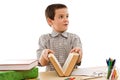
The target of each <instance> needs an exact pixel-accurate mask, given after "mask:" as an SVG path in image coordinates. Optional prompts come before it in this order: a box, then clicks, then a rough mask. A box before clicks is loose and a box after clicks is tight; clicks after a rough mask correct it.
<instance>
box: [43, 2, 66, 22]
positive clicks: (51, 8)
mask: <svg viewBox="0 0 120 80" xmlns="http://www.w3.org/2000/svg"><path fill="white" fill-rule="evenodd" d="M61 8H67V6H66V5H64V4H51V5H49V6H48V7H47V8H46V10H45V16H46V18H50V19H52V20H54V17H55V10H57V9H61Z"/></svg>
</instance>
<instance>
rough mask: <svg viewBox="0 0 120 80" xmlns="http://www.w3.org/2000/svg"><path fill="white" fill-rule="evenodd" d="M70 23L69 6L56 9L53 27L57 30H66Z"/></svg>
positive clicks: (52, 22)
mask: <svg viewBox="0 0 120 80" xmlns="http://www.w3.org/2000/svg"><path fill="white" fill-rule="evenodd" d="M68 24H69V20H68V11H67V8H61V9H56V10H55V17H54V20H51V27H52V28H53V30H55V31H57V32H60V33H61V32H64V31H66V30H67V28H68Z"/></svg>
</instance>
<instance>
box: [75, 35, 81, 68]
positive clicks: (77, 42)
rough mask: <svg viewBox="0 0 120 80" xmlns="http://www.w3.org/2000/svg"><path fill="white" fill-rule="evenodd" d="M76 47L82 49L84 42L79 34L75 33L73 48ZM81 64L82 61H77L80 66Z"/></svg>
mask: <svg viewBox="0 0 120 80" xmlns="http://www.w3.org/2000/svg"><path fill="white" fill-rule="evenodd" d="M75 47H79V48H81V50H82V43H81V40H80V37H79V36H78V35H74V38H73V48H75ZM80 65H81V62H80V63H77V66H80Z"/></svg>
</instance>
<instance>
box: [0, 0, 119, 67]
mask: <svg viewBox="0 0 120 80" xmlns="http://www.w3.org/2000/svg"><path fill="white" fill-rule="evenodd" d="M51 3H64V4H66V5H67V6H68V10H69V20H70V24H69V29H68V32H72V33H76V34H77V35H79V36H80V38H81V41H82V47H83V59H82V65H81V66H80V67H91V66H106V59H108V58H109V57H111V58H113V59H116V66H117V67H120V64H119V63H120V59H119V54H120V49H119V48H120V29H119V27H120V1H119V0H0V60H2V59H13V58H14V59H17V58H18V59H24V58H28V59H29V58H36V50H37V49H38V39H39V36H40V35H41V34H44V33H49V32H51V28H50V27H49V26H48V24H47V23H46V19H45V16H44V10H45V8H46V7H47V6H48V5H49V4H51Z"/></svg>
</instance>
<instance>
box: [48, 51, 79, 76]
mask: <svg viewBox="0 0 120 80" xmlns="http://www.w3.org/2000/svg"><path fill="white" fill-rule="evenodd" d="M48 58H49V60H50V62H51V63H52V65H53V66H54V68H55V70H56V71H57V73H58V75H59V76H69V75H70V74H71V72H72V70H73V69H74V66H75V64H76V62H77V60H78V58H79V54H78V53H70V54H69V55H68V58H67V59H66V61H65V63H64V65H63V67H61V65H60V64H59V62H58V60H57V58H56V57H55V56H54V54H49V55H48Z"/></svg>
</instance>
